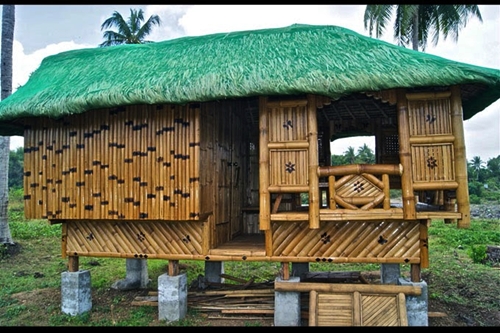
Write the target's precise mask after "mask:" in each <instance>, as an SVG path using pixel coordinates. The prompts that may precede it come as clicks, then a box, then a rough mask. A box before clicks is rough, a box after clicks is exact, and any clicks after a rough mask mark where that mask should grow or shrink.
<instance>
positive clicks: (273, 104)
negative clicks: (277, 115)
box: [266, 99, 307, 108]
mask: <svg viewBox="0 0 500 333" xmlns="http://www.w3.org/2000/svg"><path fill="white" fill-rule="evenodd" d="M306 105H307V100H306V99H294V100H288V101H269V100H268V101H267V103H266V107H268V108H281V107H289V108H293V107H297V106H306Z"/></svg>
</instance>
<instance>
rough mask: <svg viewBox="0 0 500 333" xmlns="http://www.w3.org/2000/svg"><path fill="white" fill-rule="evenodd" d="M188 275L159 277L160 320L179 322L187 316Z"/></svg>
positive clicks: (164, 275) (163, 275)
mask: <svg viewBox="0 0 500 333" xmlns="http://www.w3.org/2000/svg"><path fill="white" fill-rule="evenodd" d="M187 296H188V289H187V274H186V273H182V274H179V275H176V276H169V275H168V274H167V273H165V274H162V275H160V276H159V277H158V319H159V320H166V321H177V320H181V319H184V317H186V314H187V304H188V302H187Z"/></svg>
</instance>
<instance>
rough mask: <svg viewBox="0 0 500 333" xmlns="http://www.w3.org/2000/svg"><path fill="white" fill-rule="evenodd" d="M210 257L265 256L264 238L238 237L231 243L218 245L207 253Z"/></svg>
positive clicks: (261, 236) (254, 236)
mask: <svg viewBox="0 0 500 333" xmlns="http://www.w3.org/2000/svg"><path fill="white" fill-rule="evenodd" d="M209 253H210V254H211V255H228V256H230V255H234V256H265V255H266V248H265V237H264V233H261V234H246V235H240V236H237V237H235V238H234V239H232V240H231V241H229V242H227V243H224V244H222V245H219V246H218V247H217V248H215V249H211V250H210V252H209Z"/></svg>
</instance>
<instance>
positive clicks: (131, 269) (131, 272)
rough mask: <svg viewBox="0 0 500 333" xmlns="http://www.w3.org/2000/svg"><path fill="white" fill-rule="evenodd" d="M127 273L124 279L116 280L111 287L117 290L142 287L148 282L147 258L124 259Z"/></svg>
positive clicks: (145, 286)
mask: <svg viewBox="0 0 500 333" xmlns="http://www.w3.org/2000/svg"><path fill="white" fill-rule="evenodd" d="M125 264H126V269H127V275H126V277H125V279H123V280H119V281H116V282H115V283H113V285H112V286H111V288H113V289H117V290H133V289H139V288H140V289H144V288H147V286H148V284H149V276H148V261H147V259H136V258H127V259H126V263H125Z"/></svg>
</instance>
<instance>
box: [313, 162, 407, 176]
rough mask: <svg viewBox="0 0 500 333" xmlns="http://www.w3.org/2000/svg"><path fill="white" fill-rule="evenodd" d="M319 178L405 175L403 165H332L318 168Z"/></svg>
mask: <svg viewBox="0 0 500 333" xmlns="http://www.w3.org/2000/svg"><path fill="white" fill-rule="evenodd" d="M317 170H318V176H319V177H328V176H343V175H361V174H363V173H366V174H372V175H382V174H388V175H396V176H401V175H402V174H403V166H402V165H401V164H350V165H332V166H320V167H318V169H317Z"/></svg>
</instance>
